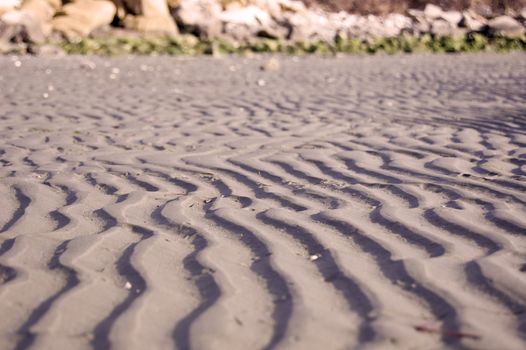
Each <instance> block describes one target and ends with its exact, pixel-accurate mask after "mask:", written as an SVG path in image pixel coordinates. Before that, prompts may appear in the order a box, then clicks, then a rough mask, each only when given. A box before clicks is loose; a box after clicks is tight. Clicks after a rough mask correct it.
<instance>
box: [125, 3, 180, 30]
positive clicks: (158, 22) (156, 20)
mask: <svg viewBox="0 0 526 350" xmlns="http://www.w3.org/2000/svg"><path fill="white" fill-rule="evenodd" d="M118 1H122V2H123V3H124V5H125V8H127V9H128V10H129V11H131V14H127V15H126V17H124V21H123V22H124V27H125V28H127V29H132V30H136V31H139V32H141V33H165V34H170V35H174V34H177V32H178V31H177V26H176V25H175V22H174V20H173V18H172V15H171V14H170V10H169V8H168V2H167V0H118ZM171 4H172V5H175V3H174V2H173V1H172V2H171Z"/></svg>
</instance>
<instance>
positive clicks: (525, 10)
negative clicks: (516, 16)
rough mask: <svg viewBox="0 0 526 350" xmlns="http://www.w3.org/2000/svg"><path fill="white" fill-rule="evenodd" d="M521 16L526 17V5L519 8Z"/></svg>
mask: <svg viewBox="0 0 526 350" xmlns="http://www.w3.org/2000/svg"><path fill="white" fill-rule="evenodd" d="M521 18H522V19H526V7H524V8H523V9H522V10H521Z"/></svg>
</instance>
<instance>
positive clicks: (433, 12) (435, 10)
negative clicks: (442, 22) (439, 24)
mask: <svg viewBox="0 0 526 350" xmlns="http://www.w3.org/2000/svg"><path fill="white" fill-rule="evenodd" d="M442 14H443V11H442V9H441V8H440V7H438V6H436V5H433V4H427V5H426V7H425V8H424V16H425V17H426V19H428V20H434V19H438V18H440V17H441V16H442Z"/></svg>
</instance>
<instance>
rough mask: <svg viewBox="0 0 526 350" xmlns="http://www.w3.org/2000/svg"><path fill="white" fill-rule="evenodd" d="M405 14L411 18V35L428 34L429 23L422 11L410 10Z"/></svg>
mask: <svg viewBox="0 0 526 350" xmlns="http://www.w3.org/2000/svg"><path fill="white" fill-rule="evenodd" d="M407 12H408V13H409V15H410V16H411V17H412V18H413V27H412V33H413V34H415V35H420V34H423V33H429V31H430V30H431V23H430V22H429V21H428V20H427V19H426V16H425V15H424V11H420V10H413V9H411V10H408V11H407Z"/></svg>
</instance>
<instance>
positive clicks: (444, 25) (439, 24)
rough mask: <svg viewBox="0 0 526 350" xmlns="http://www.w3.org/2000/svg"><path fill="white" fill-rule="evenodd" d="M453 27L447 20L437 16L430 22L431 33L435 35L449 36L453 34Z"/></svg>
mask: <svg viewBox="0 0 526 350" xmlns="http://www.w3.org/2000/svg"><path fill="white" fill-rule="evenodd" d="M454 29H455V27H454V26H452V25H451V23H449V22H448V21H446V20H444V19H442V18H439V19H436V20H434V21H433V23H431V34H433V35H435V36H451V35H453V32H454Z"/></svg>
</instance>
